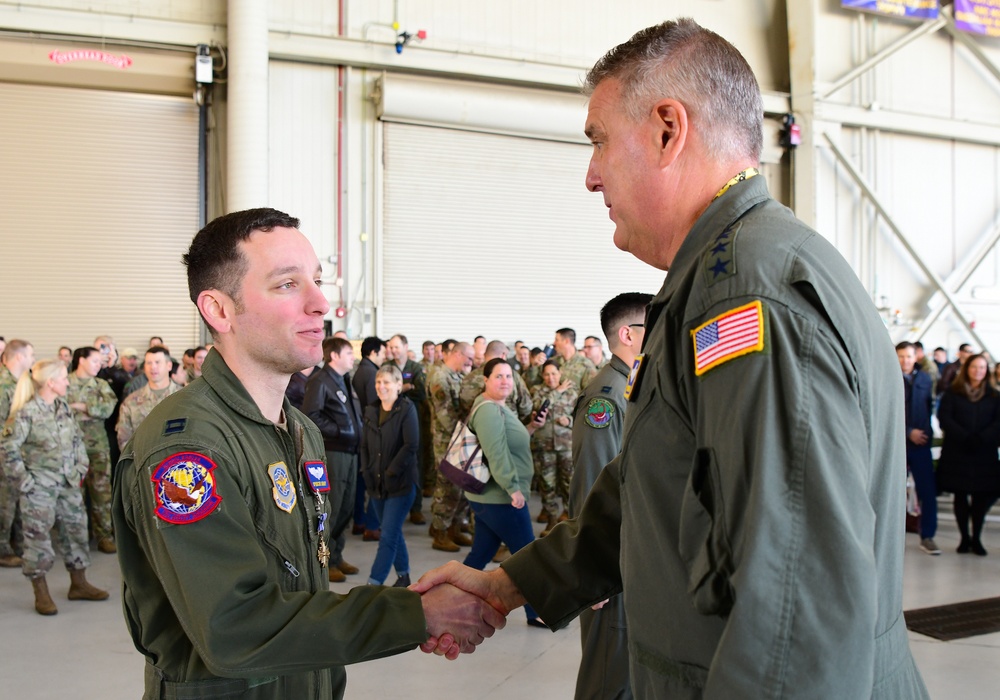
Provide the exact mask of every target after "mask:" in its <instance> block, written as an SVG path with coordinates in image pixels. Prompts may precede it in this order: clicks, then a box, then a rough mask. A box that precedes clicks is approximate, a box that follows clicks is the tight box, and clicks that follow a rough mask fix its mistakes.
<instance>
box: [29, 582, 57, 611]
mask: <svg viewBox="0 0 1000 700" xmlns="http://www.w3.org/2000/svg"><path fill="white" fill-rule="evenodd" d="M31 587H32V588H34V589H35V612H37V613H38V614H39V615H55V614H56V613H57V612H59V608H57V607H56V604H55V603H54V602H53V601H52V596H50V595H49V584H47V583H46V582H45V577H44V576H39V577H38V578H33V579H31Z"/></svg>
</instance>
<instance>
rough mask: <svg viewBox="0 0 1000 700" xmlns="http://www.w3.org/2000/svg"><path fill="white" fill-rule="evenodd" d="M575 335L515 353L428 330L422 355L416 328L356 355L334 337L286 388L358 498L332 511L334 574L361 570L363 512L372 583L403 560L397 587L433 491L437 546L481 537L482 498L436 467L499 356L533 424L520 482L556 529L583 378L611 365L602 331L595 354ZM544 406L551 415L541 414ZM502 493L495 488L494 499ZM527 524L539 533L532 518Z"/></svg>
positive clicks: (344, 489) (456, 546)
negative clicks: (408, 533) (433, 337)
mask: <svg viewBox="0 0 1000 700" xmlns="http://www.w3.org/2000/svg"><path fill="white" fill-rule="evenodd" d="M575 343H576V334H575V332H574V331H573V329H571V328H561V329H559V330H558V331H556V333H555V338H554V342H553V343H552V344H551V345H550V346H547V347H546V348H538V347H535V348H529V347H528V346H526V345H524V343H523V342H521V341H515V342H514V344H513V352H511V349H510V348H508V346H507V344H506V343H504V342H503V341H500V340H493V341H491V342H487V341H486V339H485V337H483V336H478V337H476V338H475V339H474V340H473V341H472V342H471V343H468V342H461V341H458V340H455V339H451V338H449V339H446V340H444V341H443V342H441V343H434V342H433V341H430V340H428V341H425V342H424V343H423V344H422V345H421V356H420V357H419V358H418V356H417V355H416V353H415V352H414V351H413V350H410V347H409V340H408V339H407V337H406V336H405V335H403V334H396V335H393V336H392V337H391V338H389V339H388V340H387V341H386V340H383V339H381V338H378V337H375V336H371V337H367V338H364V339H363V340H362V341H361V342H360V345H358V347H359V353H360V357H357V358H356V357H355V355H354V348H355V345H357V344H351V342H350V341H349V340H348V339H347V337H346V334H345V333H343V332H338V333H337V334H336V335H335V336H333V337H330V338H327V339H326V340H325V341H324V344H323V354H324V360H325V361H324V363H323V365H321V366H317V367H312V368H308V369H306V370H303V371H300V372H297V373H296V374H295V375H293V377H292V379H291V381H290V382H289V384H288V388H287V389H286V392H285V393H286V396H287V397H288V399H289V401H290V402H291V403H292V405H294V406H296V407H297V408H300V409H301V410H302V411H303V412H304V413H305V414H306V415H307V416H309V417H310V418H311V419H312V420H313V422H314V423H315V424H316V425H317V426H318V427H319V429H320V431H321V432H322V433H323V439H324V441H325V447H326V451H327V455H326V456H327V464H328V465H330V471H331V478H332V479H333V480H334V482H335V483H337V484H338V485H340V488H339V489H338V490H339V491H340V493H342V494H351V495H352V496H353V498H351V499H350V500H348V499H346V498H344V497H339V498H340V502H339V503H338V504H337V508H336V512H335V514H334V515H333V522H332V527H333V529H332V530H331V533H332V534H333V536H334V546H333V547H332V550H331V566H330V571H329V578H330V581H332V582H335V583H336V582H341V581H344V580H346V577H347V576H350V575H353V574H356V573H358V568H357V567H356V566H354V565H353V564H351V563H349V562H348V561H346V560H345V559H344V551H343V549H344V544H345V536H344V534H343V529H344V525H345V524H346V523H348V522H349V521H350V520H351V519H353V521H354V526H353V528H352V529H351V532H353V534H355V535H361V536H362V537H363V539H365V540H366V541H372V540H374V541H378V542H379V554H378V556H377V557H376V562H375V565H374V566H373V569H372V571H371V573H370V575H369V582H372V583H382V582H383V581H384V580H385V578H386V576H387V575H388V569H389V565H390V564H393V563H394V564H395V569H396V574H397V580H396V585H400V586H405V585H409V581H410V579H409V573H410V572H409V568H408V564H407V557H406V543H405V541H403V538H402V523H403V521H404V520H405V519H406V518H409V520H410V521H411V522H413V523H415V524H418V525H423V524H427V521H428V518H427V516H426V515H425V513H424V499H431V507H430V520H431V522H430V526H429V529H428V535H429V536H430V537H431V538H432V539H433V542H432V547H433V548H434V549H437V550H440V551H444V552H458V551H460V549H461V548H462V547H473V548H474V547H475V541H476V540H475V538H474V536H473V532H474V530H475V523H474V522H473V518H472V513H473V512H475V510H476V506H475V501H476V500H477V498H478V499H480V500H481V497H479V496H477V497H473V498H472V499H470V498H468V497H467V496H466V495H465V494H464V493H463V492H462V491H461V489H459V488H458V487H456V486H455V484H453V483H451V482H450V481H448V479H447V478H445V477H443V476H442V475H441V473H440V472H439V470H438V469H437V465H438V464H439V463H440V461H441V460H442V459H443V458H444V454H445V452H446V450H447V448H448V444H449V442H450V441H451V438H452V434H453V432H454V430H455V426H456V425H457V424H458V422H459V421H465V420H468V417H469V416H470V415H471V414H472V412H473V410H474V409H475V408H477V407H478V405H479V404H480V403H481V402H482V400H483V399H482V397H484V396H487V395H488V392H489V388H490V386H491V385H490V381H489V377H488V376H487V375H486V374H485V372H484V370H485V369H486V368H487V367H490V368H492V367H495V366H496V362H494V361H498V362H502V363H503V364H504V366H505V367H507V368H508V369H509V371H510V386H509V387H505V388H506V389H507V390H506V392H505V393H504V395H503V404H504V406H505V407H506V408H507V409H508V410H509V415H510V416H511V417H512V420H514V421H515V422H516V423H517V425H518V426H519V427H521V428H522V429H524V426H527V429H528V430H529V431H531V432H532V433H535V434H534V435H533V436H532V437H531V438H530V440H529V439H528V438H526V439H525V440H524V448H525V451H524V454H523V455H520V453H518V454H519V455H520V456H524V457H525V458H526V460H527V463H528V465H529V466H530V467H531V469H530V472H531V473H530V474H529V475H528V478H527V481H526V482H525V483H523V484H520V485H519V488H518V489H516V490H519V491H521V492H522V504H521V505H522V506H523V501H524V498H525V497H526V496H527V495H528V493H529V489H531V488H532V487H534V488H535V489H537V490H538V491H539V492H540V493H541V495H542V500H543V508H542V510H541V512H540V513H539V515H538V520H539V522H544V523H546V524H547V526H548V527H551V525H554V524H555V523H557V522H559V521H560V520H565V519H566V518H567V517H568V511H567V509H568V498H569V484H570V480H571V478H572V475H573V468H572V461H571V459H570V454H569V453H570V449H571V435H572V428H573V412H574V410H575V407H576V401H577V396H578V392H579V388H580V387H586V386H587V384H588V382H589V381H590V380H591V379H592V378H593V377H594V376H595V375H596V374H597V370H598V369H599V367H603V366H604V365H605V364H606V363H607V360H606V359H605V358H604V349H603V342H602V341H601V340H600V339H599V338H596V337H594V336H590V337H588V338H587V340H586V345H585V347H587V348H588V350H589V353H590V355H584V353H583V351H579V350H577V348H576V346H575ZM518 357H520V360H519V359H517V358H518ZM595 360H596V361H597V363H596V364H595V362H594V361H595ZM491 363H493V364H491ZM564 375H565V376H564ZM397 376H398V382H399V385H398V388H397V387H396V377H397ZM539 415H542V416H543V419H542V420H541V421H539V422H536V418H537V417H538V416H539ZM480 420H484V419H482V418H481V419H480ZM525 435H527V433H525ZM507 461H508V460H500V459H499V458H498V459H496V460H494V461H493V462H492V463H493V464H494V467H496V468H499V465H500V464H501V463H504V464H506V463H507ZM506 476H509V475H507V474H505V477H506ZM500 492H502V490H500ZM498 493H499V492H498ZM498 493H494V494H493V502H495V501H496V500H497V498H498V497H499V496H498ZM511 493H513V492H511ZM470 500H471V501H472V503H470ZM508 500H510V499H509V498H508ZM404 505H405V509H404V508H403V506H404ZM506 505H508V506H509V505H510V503H507V504H506ZM525 517H527V516H526V515H525ZM527 522H530V521H527ZM527 532H528V534H530V533H531V528H530V526H529V527H528V528H527ZM547 532H548V529H546V530H545V531H544V533H543V534H547ZM522 534H523V533H522ZM484 537H485V535H483V534H480V535H479V538H480V539H479V541H480V542H483V541H485V540H484V539H483V538H484ZM516 539H517V542H516V543H512V542H509V541H508V540H507V539H504V540H503V543H504V544H505V546H506V547H510V546H513V548H514V549H513V551H516V549H517V548H519V547H520V546H522V542H521V539H522V538H516ZM497 544H498V546H499V544H500V542H498V543H497ZM483 547H484V548H488V546H487V545H483ZM509 551H511V550H510V549H505V550H504V551H503V552H496V551H494V552H491V553H490V555H489V558H491V559H493V558H495V559H496V560H497V561H501V560H503V558H505V557H506V556H507V554H508V552H509ZM470 556H471V555H470ZM477 558H478V555H477ZM484 564H485V562H484ZM532 619H533V618H532Z"/></svg>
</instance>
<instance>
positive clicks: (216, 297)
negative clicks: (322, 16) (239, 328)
mask: <svg viewBox="0 0 1000 700" xmlns="http://www.w3.org/2000/svg"><path fill="white" fill-rule="evenodd" d="M198 311H200V312H201V317H202V318H203V319H205V323H207V324H208V325H209V327H211V328H212V330H214V331H215V332H216V333H228V332H229V331H230V330H232V318H233V316H234V315H235V311H236V305H235V304H234V303H233V300H232V298H231V297H230V296H229V295H228V294H226V293H225V292H220V291H219V290H218V289H206V290H205V291H203V292H202V293H201V294H199V295H198Z"/></svg>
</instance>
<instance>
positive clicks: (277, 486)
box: [267, 462, 298, 513]
mask: <svg viewBox="0 0 1000 700" xmlns="http://www.w3.org/2000/svg"><path fill="white" fill-rule="evenodd" d="M267 473H268V475H269V476H270V477H271V483H272V484H274V488H273V489H271V494H272V495H273V496H274V502H275V503H277V504H278V507H279V508H281V510H283V511H285V512H286V513H291V512H292V509H293V508H295V501H296V500H297V499H298V496H297V495H296V493H295V481H294V480H293V479H292V475H291V474H289V473H288V467H287V466H285V463H284V462H273V463H272V464H269V465H267Z"/></svg>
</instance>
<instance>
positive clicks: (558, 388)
mask: <svg viewBox="0 0 1000 700" xmlns="http://www.w3.org/2000/svg"><path fill="white" fill-rule="evenodd" d="M542 382H543V383H542V384H541V385H540V386H537V387H535V388H534V390H533V391H532V399H533V402H534V405H533V407H534V410H535V412H538V410H539V409H540V408H541V406H542V404H543V403H544V402H545V401H548V402H549V405H548V407H547V408H546V413H545V423H544V425H542V427H540V428H538V429H537V430H536V431H535V432H534V434H533V435H532V436H531V456H532V458H533V459H534V462H535V476H536V477H537V478H538V488H539V491H540V493H541V496H542V509H543V510H542V517H543V520H542V522H547V523H548V526H547V527H546V529H545V533H544V534H548V531H549V530H550V529H551V528H552V527H553V526H554V525H555V524H556V523H557V522H559V520H560V519H562V520H565V519H566V517H567V515H566V510H567V506H568V505H569V482H570V480H571V479H572V478H573V456H572V450H573V412H574V410H575V409H576V400H577V398H578V397H579V395H580V392H579V390H578V389H577V387H576V384H574V383H573V382H572V381H570V380H569V379H563V378H562V375H561V374H560V372H559V367H558V366H557V365H556V363H555V362H553V361H552V360H549V361H548V362H546V363H545V364H544V365H542ZM560 500H561V501H562V504H563V510H562V512H563V515H562V517H561V518H560V514H559V501H560Z"/></svg>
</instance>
